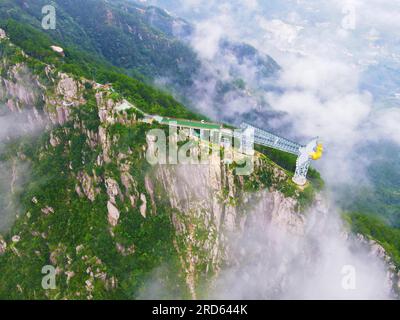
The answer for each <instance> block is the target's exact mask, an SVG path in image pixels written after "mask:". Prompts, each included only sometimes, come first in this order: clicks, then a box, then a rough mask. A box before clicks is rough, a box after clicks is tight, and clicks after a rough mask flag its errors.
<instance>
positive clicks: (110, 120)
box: [0, 38, 312, 299]
mask: <svg viewBox="0 0 400 320" xmlns="http://www.w3.org/2000/svg"><path fill="white" fill-rule="evenodd" d="M3 41H5V42H3V43H2V45H3V49H4V50H3V55H2V59H1V61H0V67H1V70H2V74H1V79H0V101H1V103H2V104H4V106H3V107H2V111H4V110H7V113H24V112H28V114H29V121H30V122H31V123H32V124H37V123H41V124H43V126H45V128H44V129H42V130H43V131H44V133H41V135H40V137H41V138H40V139H38V140H35V139H36V138H35V139H34V141H33V142H32V143H30V144H28V145H26V144H24V143H21V142H20V141H18V140H17V141H14V140H13V141H12V143H14V145H16V147H15V149H17V150H18V152H16V153H15V152H13V151H12V150H13V149H12V148H11V149H10V150H8V151H7V155H6V156H5V161H15V160H18V161H20V162H26V163H29V166H30V167H31V168H32V177H31V180H32V181H30V182H28V183H26V184H24V185H23V186H20V188H18V192H16V191H15V192H14V191H12V193H13V194H14V196H15V197H16V198H17V199H20V201H21V206H20V212H18V216H19V218H18V219H17V222H16V224H15V226H14V227H13V228H12V230H11V231H10V234H8V235H6V236H5V237H4V238H1V239H0V255H1V257H0V259H2V261H3V264H1V266H2V267H0V268H2V269H1V272H0V273H2V277H4V281H6V282H7V286H6V287H5V288H8V289H9V290H10V292H11V293H8V295H9V296H13V297H20V298H21V297H25V298H26V297H37V295H38V294H39V296H40V297H43V298H88V299H92V298H105V297H108V298H109V297H115V296H119V297H125V298H126V297H128V298H130V297H135V296H136V295H137V293H136V292H137V291H138V290H139V291H140V290H141V289H140V288H143V286H145V285H146V281H147V280H146V279H147V278H148V276H149V273H151V270H153V269H155V268H158V267H159V266H160V265H167V267H166V268H167V269H168V268H172V269H173V272H172V273H169V274H167V276H165V281H164V282H165V283H172V284H169V286H172V287H174V288H175V289H174V290H178V289H176V287H177V286H178V287H179V290H178V291H179V292H180V293H179V294H178V296H180V297H182V296H183V297H185V296H186V297H191V298H197V297H203V296H204V290H207V286H208V285H210V284H211V283H212V282H213V281H214V280H215V279H216V277H217V276H218V274H219V272H220V270H221V267H222V265H223V264H224V263H227V261H229V260H230V259H231V255H232V252H231V251H230V246H229V240H228V239H229V235H230V234H232V233H240V232H243V230H244V226H245V225H246V223H247V221H248V219H250V218H249V215H248V212H249V211H251V209H252V208H254V207H256V206H258V207H260V206H261V208H262V212H263V217H262V219H263V220H264V221H265V223H268V224H273V225H276V226H279V227H281V228H284V229H286V230H288V231H289V232H292V233H294V234H301V233H302V232H303V229H304V221H305V217H304V215H303V213H302V205H301V203H300V201H299V199H301V198H302V196H303V190H300V189H298V188H297V187H296V186H294V185H293V183H292V182H291V180H290V177H289V175H288V173H287V172H286V171H285V170H283V169H282V168H280V167H278V166H277V165H276V164H274V163H273V162H271V161H270V160H268V159H267V158H265V157H262V156H261V155H256V157H255V169H254V172H253V173H252V174H251V175H249V176H238V175H235V168H234V165H228V164H224V163H223V162H222V161H221V159H220V158H219V157H215V158H211V161H210V164H209V165H175V166H168V165H160V166H155V167H151V166H150V165H149V164H148V163H147V161H146V160H145V154H146V148H147V147H148V146H147V144H146V132H147V131H148V130H150V129H151V128H153V127H152V125H150V124H145V123H141V122H140V121H139V116H138V115H137V114H136V113H135V112H134V109H129V108H128V109H126V108H121V106H126V105H127V104H129V103H128V102H127V101H126V100H124V99H123V98H122V97H120V96H119V95H117V94H116V93H115V92H114V90H113V89H112V87H111V86H110V85H101V84H97V83H94V82H92V81H88V80H85V79H79V78H76V77H73V76H71V75H68V74H65V73H62V72H59V71H58V70H56V69H55V68H54V67H52V66H48V65H42V66H41V67H39V69H40V70H41V72H40V73H37V69H35V71H34V70H33V69H32V68H31V67H30V62H31V60H30V58H29V57H28V56H26V55H25V54H24V53H23V52H22V51H20V50H18V49H17V48H15V47H14V46H13V45H12V44H10V43H9V41H8V40H7V39H6V38H4V39H3ZM5 49H7V50H14V53H15V55H16V56H17V57H18V59H17V60H18V61H13V59H11V58H10V56H8V55H7V54H5V53H4V52H6V50H5ZM36 68H37V67H36ZM43 126H42V127H43ZM35 179H36V180H35ZM9 188H10V190H13V189H14V188H13V187H12V186H10V187H9ZM309 201H312V199H309ZM171 261H176V265H175V266H173V265H171ZM49 263H50V264H51V265H53V266H54V267H55V268H56V273H57V277H58V278H57V279H59V283H60V285H59V286H58V287H57V289H56V290H55V291H45V290H41V288H40V283H41V282H40V281H39V280H40V277H41V276H42V275H41V274H40V270H41V268H42V267H43V265H46V264H49ZM11 264H12V265H14V266H15V268H19V271H20V276H18V277H14V276H13V275H12V270H10V269H8V268H7V265H11ZM171 274H173V275H171ZM176 274H178V275H176ZM176 276H177V277H178V278H179V279H181V280H182V283H181V284H179V283H180V282H179V280H173V279H174V277H176ZM171 279H172V280H171ZM1 281H3V280H1ZM177 283H178V284H179V285H177ZM174 290H172V291H174ZM37 292H40V293H37ZM169 292H171V291H169ZM185 292H186V293H185ZM0 293H2V294H4V292H2V291H1V290H0Z"/></svg>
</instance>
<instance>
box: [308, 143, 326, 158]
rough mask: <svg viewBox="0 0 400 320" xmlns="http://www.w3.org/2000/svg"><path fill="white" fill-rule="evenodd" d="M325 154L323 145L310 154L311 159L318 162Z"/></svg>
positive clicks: (319, 145) (319, 144)
mask: <svg viewBox="0 0 400 320" xmlns="http://www.w3.org/2000/svg"><path fill="white" fill-rule="evenodd" d="M323 152H324V147H323V146H322V143H318V144H317V147H316V150H315V151H314V152H311V153H310V157H311V159H313V160H318V159H320V158H321V157H322V154H323Z"/></svg>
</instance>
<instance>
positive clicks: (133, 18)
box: [0, 0, 280, 123]
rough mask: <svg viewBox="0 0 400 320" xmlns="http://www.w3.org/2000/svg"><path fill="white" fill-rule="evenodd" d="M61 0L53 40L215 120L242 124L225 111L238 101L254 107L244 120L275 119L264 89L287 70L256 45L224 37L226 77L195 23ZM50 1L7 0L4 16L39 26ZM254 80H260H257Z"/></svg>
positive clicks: (92, 1) (134, 7)
mask: <svg viewBox="0 0 400 320" xmlns="http://www.w3.org/2000/svg"><path fill="white" fill-rule="evenodd" d="M54 3H55V7H56V12H57V28H56V29H55V30H48V31H46V33H47V34H48V35H49V36H50V37H51V38H52V40H53V41H54V42H60V43H64V44H66V45H68V46H70V47H73V48H76V49H78V50H80V51H85V52H90V53H91V55H93V56H95V57H96V58H97V59H102V60H106V61H107V62H109V63H110V64H112V65H114V66H116V67H118V68H121V69H122V70H123V71H124V72H125V73H126V74H128V75H130V76H134V77H136V78H138V79H140V80H145V81H146V82H148V83H154V82H156V83H157V84H158V85H159V86H161V87H163V88H165V89H167V90H168V91H170V92H172V93H173V94H174V96H175V97H176V98H177V99H179V100H180V101H181V102H183V103H185V104H187V105H189V106H190V107H191V109H192V110H197V111H201V112H203V113H205V112H206V110H205V108H207V111H210V110H212V111H210V112H206V113H207V114H208V115H210V116H213V117H214V118H216V120H221V121H228V122H232V123H235V120H237V115H236V114H232V113H231V112H227V111H226V106H227V105H229V104H231V101H232V100H233V99H236V100H238V101H239V100H242V101H243V103H246V104H248V108H249V112H247V113H245V114H244V116H243V119H249V120H252V119H251V118H250V117H251V115H252V111H254V112H256V113H258V114H259V116H260V117H261V118H262V119H263V120H265V121H268V120H269V118H270V116H273V114H272V113H271V112H268V110H264V111H265V112H259V110H260V109H267V105H266V103H265V101H263V99H262V98H261V97H260V96H259V95H258V94H257V90H260V88H261V87H262V88H266V86H265V85H263V84H262V83H263V82H265V81H267V80H268V79H270V78H271V77H273V76H274V74H276V72H278V71H279V69H280V67H279V66H278V64H277V63H276V62H275V61H274V60H273V59H272V58H271V57H269V56H263V55H261V54H260V53H258V52H257V50H256V49H255V48H253V47H252V46H250V45H248V44H244V43H235V42H231V41H230V40H229V39H224V40H222V41H221V43H220V45H219V46H220V50H219V52H220V55H219V57H218V59H219V60H223V61H225V62H226V61H228V60H232V59H234V60H235V61H234V62H233V63H232V66H231V67H230V70H228V73H229V75H226V74H225V73H226V72H225V71H224V70H221V69H220V67H219V66H217V67H216V66H212V65H210V62H209V61H204V59H202V58H201V57H199V56H198V54H197V53H196V52H195V51H194V50H193V49H192V47H191V43H190V42H191V40H190V39H191V38H192V36H193V33H194V27H193V26H191V25H190V24H189V23H188V22H186V21H184V20H183V19H179V18H176V17H172V16H171V15H169V14H168V13H167V12H165V11H164V10H162V9H159V8H157V7H153V6H144V5H142V4H138V3H135V2H133V1H126V0H118V1H105V0H87V1H78V0H58V1H55V2H54ZM46 4H47V2H46V1H45V0H33V1H24V0H17V1H9V0H2V4H1V6H2V8H4V9H3V10H2V11H1V13H0V19H3V20H7V19H9V18H12V19H14V20H17V21H20V22H23V23H28V24H29V25H31V26H32V27H34V28H36V29H37V30H39V31H40V30H41V20H42V18H43V15H42V14H41V8H42V7H43V6H44V5H46ZM226 57H229V59H226ZM215 60H217V58H216V59H215ZM249 64H251V65H252V68H254V69H256V70H257V71H256V72H255V74H254V75H253V74H252V75H251V76H247V75H245V74H244V73H243V70H247V69H248V68H249ZM223 74H224V75H223ZM247 77H249V78H251V80H250V79H246V78H247ZM254 77H255V78H256V79H255V80H254V79H253V78H254ZM253 81H256V83H251V82H253ZM267 82H268V81H267ZM269 83H270V82H269ZM267 87H268V86H267ZM268 89H271V88H269V87H268ZM205 90H207V94H208V96H209V98H208V99H207V101H204V98H203V97H204V91H205ZM204 104H205V105H204Z"/></svg>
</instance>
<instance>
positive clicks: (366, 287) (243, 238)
mask: <svg viewBox="0 0 400 320" xmlns="http://www.w3.org/2000/svg"><path fill="white" fill-rule="evenodd" d="M335 210H336V209H335V208H334V207H331V208H329V207H328V206H327V204H325V203H324V202H322V203H319V204H318V205H316V206H315V207H313V208H312V209H310V210H309V212H307V219H306V224H305V228H304V234H293V233H290V232H288V231H287V230H285V229H282V228H279V227H278V226H276V225H273V224H269V223H267V222H266V221H265V219H264V218H263V217H264V216H265V215H268V212H263V207H262V206H259V207H258V208H256V210H254V211H253V212H251V213H250V212H249V213H248V214H249V215H250V219H248V221H247V223H246V226H245V228H244V231H243V233H241V234H240V235H238V234H235V235H232V236H231V240H232V242H231V250H232V257H233V259H232V261H231V262H232V265H231V266H229V267H228V268H226V269H225V270H223V271H222V272H221V274H220V276H219V278H218V280H217V282H216V285H215V289H214V290H213V291H212V293H211V294H210V298H216V299H389V298H391V297H392V296H391V285H390V283H389V281H388V276H387V271H386V267H385V265H384V263H383V261H381V260H380V259H379V258H378V257H377V256H374V255H373V254H371V252H370V251H369V250H367V248H366V247H363V246H362V245H361V243H360V242H359V241H358V240H355V239H353V238H352V237H351V236H349V234H348V233H347V232H345V227H344V226H343V224H342V222H341V221H340V219H339V218H338V214H337V212H335Z"/></svg>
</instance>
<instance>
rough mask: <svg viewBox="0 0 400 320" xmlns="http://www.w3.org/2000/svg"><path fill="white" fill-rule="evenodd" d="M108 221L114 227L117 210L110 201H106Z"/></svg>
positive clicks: (117, 215) (117, 216)
mask: <svg viewBox="0 0 400 320" xmlns="http://www.w3.org/2000/svg"><path fill="white" fill-rule="evenodd" d="M107 210H108V222H109V223H110V225H111V226H113V227H115V226H116V225H117V224H118V219H119V210H118V209H117V207H116V206H114V204H112V203H111V202H110V201H108V202H107Z"/></svg>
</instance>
